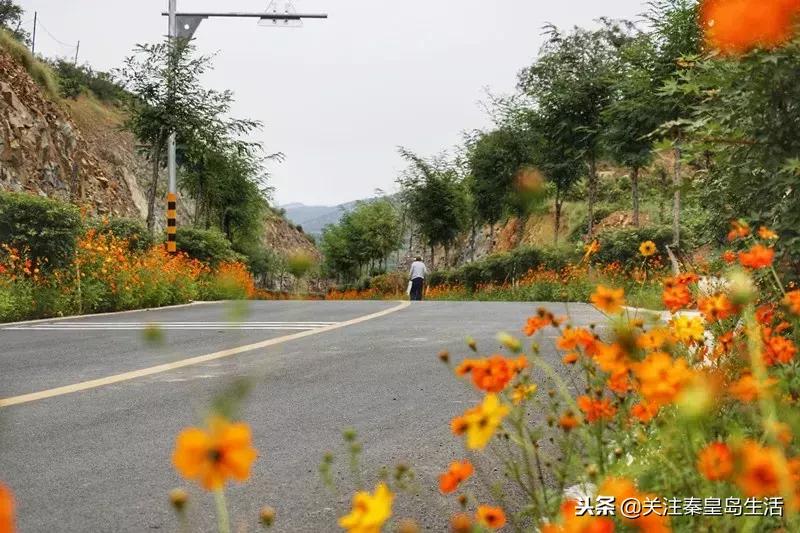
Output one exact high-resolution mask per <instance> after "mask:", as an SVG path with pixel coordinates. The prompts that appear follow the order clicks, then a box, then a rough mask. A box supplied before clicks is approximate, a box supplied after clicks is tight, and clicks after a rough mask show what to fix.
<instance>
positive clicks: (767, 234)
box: [758, 226, 778, 241]
mask: <svg viewBox="0 0 800 533" xmlns="http://www.w3.org/2000/svg"><path fill="white" fill-rule="evenodd" d="M758 236H759V237H760V238H762V239H764V240H765V241H776V240H778V234H777V233H775V232H774V231H772V230H771V229H769V228H768V227H766V226H761V227H760V228H758Z"/></svg>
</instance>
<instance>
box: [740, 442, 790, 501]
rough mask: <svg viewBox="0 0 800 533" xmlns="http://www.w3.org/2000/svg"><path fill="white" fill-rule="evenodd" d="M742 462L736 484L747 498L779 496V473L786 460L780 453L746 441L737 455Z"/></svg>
mask: <svg viewBox="0 0 800 533" xmlns="http://www.w3.org/2000/svg"><path fill="white" fill-rule="evenodd" d="M738 455H739V456H740V458H741V461H742V467H741V471H740V472H739V475H738V476H737V477H736V484H737V485H738V486H739V488H740V489H741V490H742V492H743V493H744V494H745V496H748V497H756V496H758V497H760V496H778V495H780V490H781V483H780V471H781V468H785V465H786V459H785V458H784V457H783V455H782V454H781V452H780V451H778V450H776V449H774V448H767V447H764V446H761V445H760V444H758V443H757V442H755V441H746V442H745V443H744V444H743V445H742V448H741V450H739V454H738Z"/></svg>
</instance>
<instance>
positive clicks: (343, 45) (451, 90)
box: [17, 0, 645, 205]
mask: <svg viewBox="0 0 800 533" xmlns="http://www.w3.org/2000/svg"><path fill="white" fill-rule="evenodd" d="M17 1H18V2H20V3H21V4H22V6H23V7H24V8H25V9H26V10H27V13H26V19H27V20H32V18H33V12H34V11H38V12H39V20H40V22H41V26H40V32H39V38H38V44H37V49H38V51H40V52H42V53H44V54H45V55H48V56H52V55H62V56H71V55H73V54H74V49H72V48H71V47H70V46H65V45H64V44H60V43H59V42H57V41H56V39H57V40H58V41H61V42H62V43H68V44H69V45H71V43H74V42H76V41H78V40H80V41H81V48H80V59H81V61H82V62H83V61H85V62H88V63H90V64H91V65H92V66H93V67H94V68H96V69H100V70H107V69H112V68H115V67H118V66H119V65H120V63H121V61H122V60H123V58H124V57H125V56H126V55H128V54H129V53H130V51H131V49H132V48H133V46H134V45H135V44H137V43H143V42H153V41H156V40H158V39H159V38H160V37H161V36H162V35H163V34H164V33H166V27H167V22H166V20H165V19H163V18H162V17H161V16H160V13H161V11H163V10H165V8H166V5H167V1H166V0H135V1H133V0H124V1H123V0H17ZM268 4H269V0H226V1H220V0H217V1H213V0H178V10H179V11H207V10H212V11H262V10H265V9H266V7H267V5H268ZM294 4H295V6H296V8H297V11H298V12H302V13H318V12H326V13H328V14H329V17H330V18H328V19H327V20H310V21H306V22H305V24H304V27H303V28H301V29H266V28H260V27H258V25H257V24H256V22H255V21H254V20H250V19H238V20H237V19H215V20H207V21H205V22H203V24H202V25H201V27H200V29H199V31H198V32H197V35H196V37H197V44H198V47H199V48H200V50H201V51H203V52H206V53H211V52H217V51H218V52H219V55H218V56H217V59H216V61H215V66H216V69H215V70H214V72H213V73H212V74H210V75H209V76H208V77H207V83H208V85H210V86H212V87H214V88H217V89H231V90H233V91H234V93H235V95H236V105H235V107H234V110H233V115H234V116H238V117H248V118H253V119H258V120H261V121H262V122H263V123H264V129H263V131H262V132H260V133H259V134H258V135H257V139H256V140H259V141H261V142H263V143H264V146H265V147H266V149H267V150H268V151H270V152H277V151H280V152H283V153H285V154H286V158H287V159H286V161H285V162H284V163H282V164H275V165H272V166H271V167H270V171H271V173H272V185H274V186H275V187H276V189H277V191H276V195H275V196H276V201H277V203H279V204H285V203H289V202H302V203H306V204H325V205H332V204H338V203H342V202H346V201H350V200H354V199H360V198H365V197H369V196H371V195H372V193H373V191H374V190H375V189H377V188H381V189H384V190H387V191H392V190H394V188H395V185H394V181H395V178H396V177H397V175H398V173H399V171H400V170H401V169H402V168H403V166H404V165H403V162H402V160H401V159H400V158H399V157H398V155H397V149H396V147H397V146H398V145H402V146H405V147H407V148H409V149H411V150H413V151H415V152H418V153H420V154H423V155H429V154H434V153H437V152H439V151H441V150H443V149H446V148H449V147H452V146H453V145H455V144H457V143H458V142H459V141H460V139H461V132H462V131H467V130H472V129H476V128H483V127H486V126H487V125H488V123H489V121H488V118H487V117H486V116H485V113H484V112H483V111H482V110H481V108H480V106H479V102H480V101H481V100H484V99H485V94H486V89H487V88H488V89H490V90H491V91H492V92H493V93H508V92H511V91H512V90H513V88H514V84H515V79H516V73H517V72H518V71H519V70H520V69H521V68H522V67H524V66H525V65H527V64H530V62H531V61H532V60H533V58H534V57H535V56H536V52H537V51H538V49H539V46H540V45H541V42H542V37H541V33H542V32H541V28H542V26H543V25H544V24H545V23H548V22H552V23H554V24H556V25H557V26H559V27H569V26H573V25H584V26H585V25H591V24H592V22H593V21H594V20H595V19H597V18H598V17H600V16H603V15H605V16H609V17H614V18H638V15H639V14H641V13H642V12H643V11H644V10H645V5H644V4H645V2H643V1H641V0H608V1H602V0H557V1H548V0H483V1H478V0H426V1H423V0H404V1H402V2H389V1H386V0H372V1H367V0H330V1H324V0H295V2H294ZM28 28H30V24H29V25H28ZM54 38H55V39H54Z"/></svg>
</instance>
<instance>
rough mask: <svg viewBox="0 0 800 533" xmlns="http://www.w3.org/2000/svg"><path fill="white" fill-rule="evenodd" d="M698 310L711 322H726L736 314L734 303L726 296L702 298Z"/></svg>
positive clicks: (698, 302) (698, 303)
mask: <svg viewBox="0 0 800 533" xmlns="http://www.w3.org/2000/svg"><path fill="white" fill-rule="evenodd" d="M697 308H698V309H699V310H700V312H701V313H703V316H705V317H706V320H707V321H709V322H716V321H718V320H725V319H726V318H728V317H730V316H731V315H733V314H734V313H735V312H736V307H735V306H734V305H733V302H731V301H730V299H729V298H728V297H727V296H726V295H724V294H717V295H715V296H709V297H708V298H701V299H700V300H698V301H697Z"/></svg>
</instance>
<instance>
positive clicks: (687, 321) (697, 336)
mask: <svg viewBox="0 0 800 533" xmlns="http://www.w3.org/2000/svg"><path fill="white" fill-rule="evenodd" d="M670 326H672V333H673V334H674V335H675V338H676V339H677V340H678V341H679V342H682V343H684V344H694V343H696V342H701V341H702V340H703V334H704V332H705V329H704V328H703V319H701V318H700V317H689V316H686V315H679V316H676V317H675V318H673V319H672V321H670Z"/></svg>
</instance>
